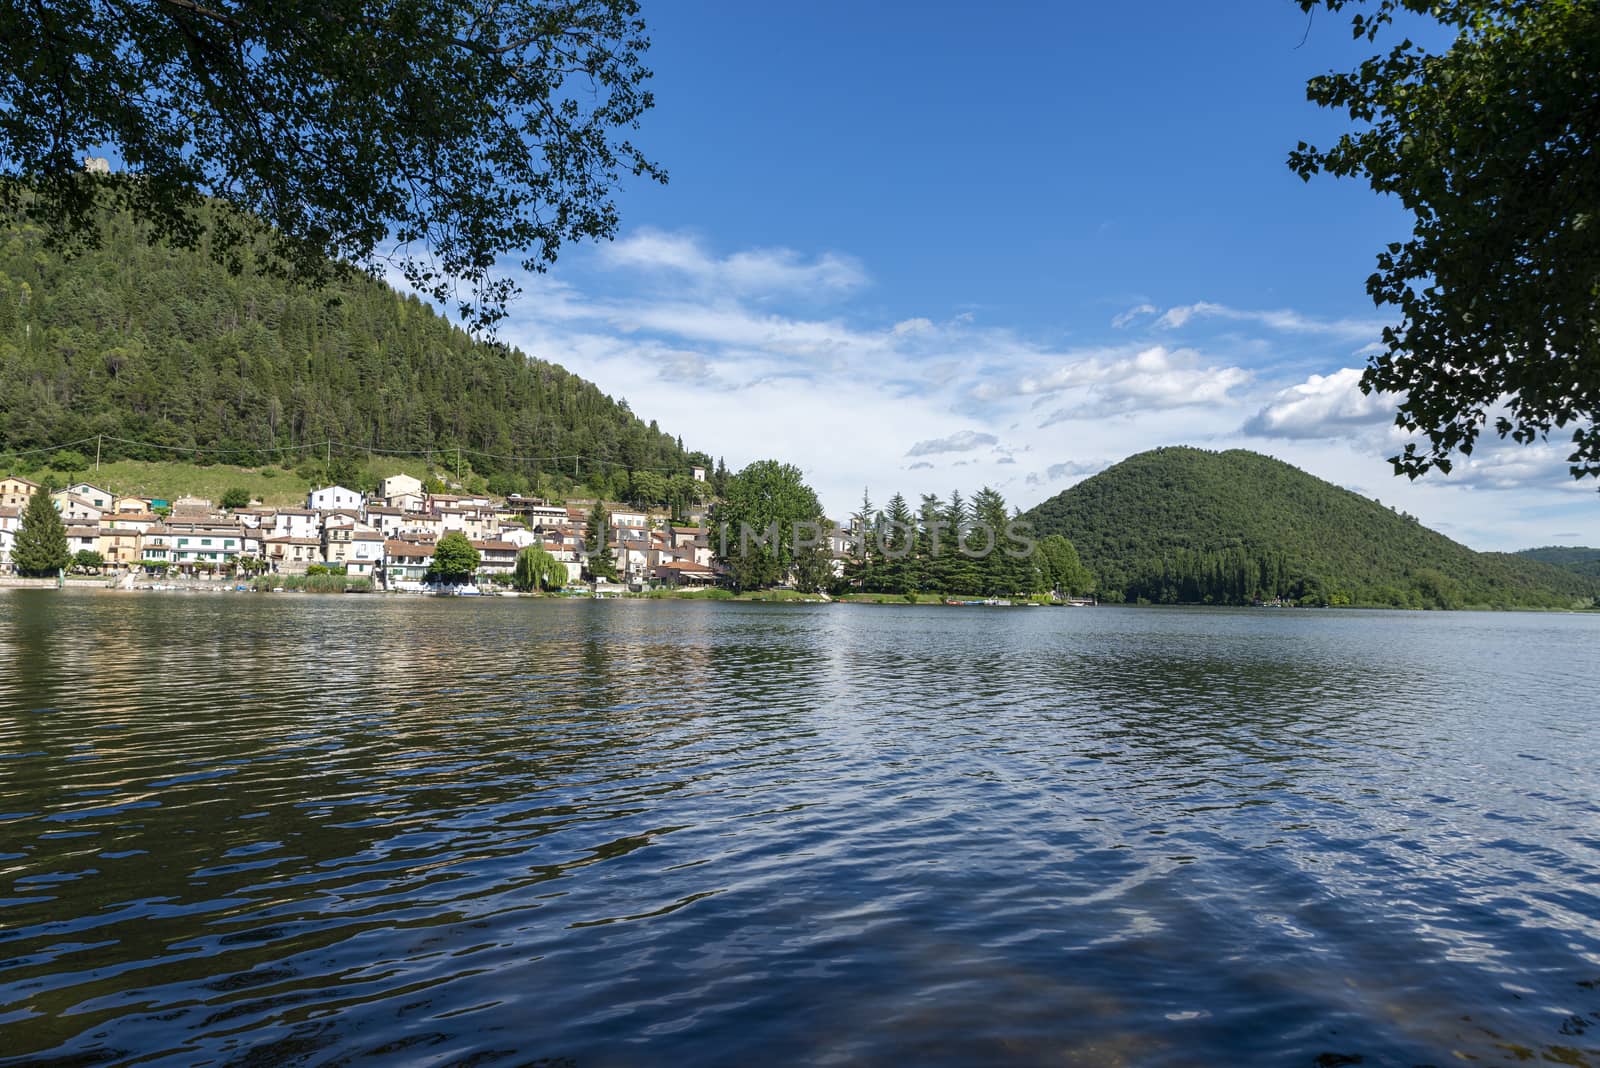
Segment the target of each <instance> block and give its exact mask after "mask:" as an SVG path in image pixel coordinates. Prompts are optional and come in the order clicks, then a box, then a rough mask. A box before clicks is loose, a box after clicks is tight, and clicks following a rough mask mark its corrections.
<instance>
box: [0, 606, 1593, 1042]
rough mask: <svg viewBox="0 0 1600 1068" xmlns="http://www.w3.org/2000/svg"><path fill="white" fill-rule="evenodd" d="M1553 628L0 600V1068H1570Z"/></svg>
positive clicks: (1587, 1038)
mask: <svg viewBox="0 0 1600 1068" xmlns="http://www.w3.org/2000/svg"><path fill="white" fill-rule="evenodd" d="M1597 639H1600V618H1596V617H1593V616H1588V617H1580V616H1543V615H1540V616H1535V615H1468V614H1457V615H1445V616H1441V615H1426V616H1424V615H1415V614H1403V613H1372V612H1324V613H1314V612H1304V613H1301V612H1292V613H1290V612H1278V613H1266V612H1250V611H1193V612H1188V611H1160V610H1146V611H1140V610H1132V609H1128V610H1115V609H1099V610H1095V611H1092V612H1085V611H1065V610H1061V611H1015V612H1004V611H992V612H991V611H965V610H959V611H958V610H950V609H943V608H878V607H874V606H816V607H812V606H784V605H714V604H693V603H644V602H606V603H599V604H597V603H593V602H576V603H573V602H526V601H518V602H483V603H455V602H451V601H422V600H407V601H392V600H382V599H378V598H356V597H344V598H315V597H303V598H293V599H286V598H270V597H252V596H242V595H241V596H237V597H215V598H194V597H179V596H171V597H164V596H159V595H136V594H111V593H91V592H87V591H85V592H76V591H73V592H66V593H58V592H53V591H31V590H24V591H3V592H0V663H3V664H4V665H6V672H5V675H4V677H3V678H0V1064H4V1065H22V1064H28V1065H34V1064H49V1063H55V1064H90V1063H95V1064H98V1063H118V1064H151V1065H185V1066H187V1065H219V1066H221V1065H228V1066H233V1065H239V1066H243V1065H278V1064H317V1065H346V1064H357V1063H360V1064H367V1063H377V1064H397V1065H398V1064H405V1065H427V1064H439V1065H444V1064H515V1065H521V1064H527V1063H529V1062H536V1061H538V1060H539V1059H540V1058H549V1059H550V1060H549V1061H548V1063H573V1064H578V1065H590V1064H597V1065H613V1064H616V1065H625V1064H666V1063H684V1062H692V1063H697V1064H699V1063H707V1064H744V1063H748V1062H750V1061H752V1060H756V1059H758V1058H759V1059H769V1060H778V1061H807V1062H816V1063H823V1064H826V1063H849V1064H878V1063H883V1064H900V1063H905V1062H907V1061H914V1062H926V1063H935V1064H941V1063H942V1064H969V1063H988V1062H1002V1063H1022V1064H1033V1063H1039V1064H1046V1063H1048V1064H1093V1065H1118V1064H1126V1065H1134V1064H1139V1065H1146V1064H1153V1065H1195V1064H1223V1063H1284V1064H1295V1063H1299V1064H1307V1065H1315V1064H1321V1065H1334V1064H1354V1063H1368V1064H1378V1063H1382V1064H1389V1063H1395V1064H1425V1063H1446V1062H1453V1061H1456V1060H1460V1059H1463V1058H1465V1059H1469V1060H1475V1061H1476V1062H1478V1063H1488V1064H1496V1063H1514V1062H1518V1061H1523V1060H1543V1061H1545V1062H1555V1063H1565V1064H1594V1065H1600V770H1597V763H1596V761H1595V760H1594V759H1593V758H1594V754H1595V753H1596V752H1597V751H1600V717H1597V716H1596V714H1595V708H1594V704H1593V701H1592V699H1591V695H1592V691H1593V682H1594V679H1595V678H1596V677H1597V674H1600V672H1597V670H1596V669H1597V668H1600V654H1597V649H1600V642H1597ZM1356 1058H1363V1060H1362V1061H1359V1062H1358V1061H1357V1060H1356Z"/></svg>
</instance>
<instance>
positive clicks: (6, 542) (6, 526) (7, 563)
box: [0, 505, 22, 570]
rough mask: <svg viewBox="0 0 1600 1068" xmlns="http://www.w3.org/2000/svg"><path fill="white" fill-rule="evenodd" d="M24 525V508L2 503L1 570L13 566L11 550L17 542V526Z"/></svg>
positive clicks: (0, 528)
mask: <svg viewBox="0 0 1600 1068" xmlns="http://www.w3.org/2000/svg"><path fill="white" fill-rule="evenodd" d="M21 525H22V509H21V508H18V507H17V506H16V505H0V570H9V569H10V567H11V550H12V549H13V548H15V547H16V544H17V528H18V527H20V526H21Z"/></svg>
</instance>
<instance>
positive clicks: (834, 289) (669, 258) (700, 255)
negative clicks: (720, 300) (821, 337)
mask: <svg viewBox="0 0 1600 1068" xmlns="http://www.w3.org/2000/svg"><path fill="white" fill-rule="evenodd" d="M599 254H600V258H601V261H602V262H603V263H605V264H606V265H608V266H611V267H620V268H630V269H634V270H641V271H653V272H665V273H669V274H675V275H679V276H681V277H684V278H687V279H689V280H691V281H693V282H696V283H698V284H700V285H702V286H705V287H708V288H714V289H715V290H717V291H719V292H732V293H741V294H746V295H754V294H768V293H816V292H818V291H822V292H824V293H841V292H845V291H848V290H852V289H856V288H859V287H861V286H864V285H866V284H867V273H866V271H865V270H864V269H863V268H862V266H861V264H860V263H859V262H858V261H857V260H856V259H854V258H853V257H850V256H844V255H841V254H839V253H836V252H825V253H823V254H822V255H820V256H817V257H815V258H813V259H810V260H807V259H806V258H805V257H803V256H801V255H800V253H798V252H795V251H794V250H793V249H787V248H768V249H750V250H747V251H743V252H736V253H734V254H733V255H731V256H726V257H720V258H719V257H717V256H715V255H713V254H712V253H710V252H708V251H707V250H706V248H705V246H704V245H703V244H702V243H701V241H700V240H699V239H698V238H695V237H692V236H690V235H687V234H682V233H671V232H668V231H663V230H654V229H643V230H639V231H636V232H635V233H632V234H630V235H628V236H627V237H623V238H619V239H618V240H616V241H613V242H611V243H610V244H608V245H603V246H601V248H600V253H599Z"/></svg>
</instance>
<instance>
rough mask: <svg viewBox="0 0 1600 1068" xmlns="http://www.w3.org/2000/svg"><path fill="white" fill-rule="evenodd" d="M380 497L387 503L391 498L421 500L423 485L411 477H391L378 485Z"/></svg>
mask: <svg viewBox="0 0 1600 1068" xmlns="http://www.w3.org/2000/svg"><path fill="white" fill-rule="evenodd" d="M378 496H380V497H382V498H383V499H384V501H385V502H389V498H391V497H416V498H418V499H419V500H420V499H421V498H422V483H421V482H420V481H419V480H417V479H414V478H412V477H411V476H410V475H390V476H389V477H388V478H386V479H384V480H383V481H382V482H380V483H378ZM390 503H392V502H390Z"/></svg>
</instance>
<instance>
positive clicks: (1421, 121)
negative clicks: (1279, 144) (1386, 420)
mask: <svg viewBox="0 0 1600 1068" xmlns="http://www.w3.org/2000/svg"><path fill="white" fill-rule="evenodd" d="M1298 2H1299V4H1300V6H1301V7H1302V8H1303V9H1305V10H1306V11H1307V12H1312V11H1313V10H1314V9H1316V8H1318V7H1323V8H1327V9H1329V10H1331V11H1340V10H1343V9H1345V8H1351V9H1357V11H1358V13H1356V14H1355V15H1354V17H1353V20H1352V27H1353V30H1354V33H1355V35H1356V36H1357V37H1365V38H1367V39H1368V40H1376V39H1377V37H1378V36H1379V35H1380V34H1381V32H1382V31H1383V30H1384V29H1385V27H1389V26H1391V25H1392V24H1393V21H1394V18H1395V16H1396V15H1397V14H1401V13H1412V14H1422V15H1427V16H1431V17H1433V18H1436V19H1438V20H1439V21H1440V22H1442V23H1443V24H1444V25H1446V26H1448V27H1450V28H1452V29H1453V30H1455V31H1456V38H1455V41H1454V43H1453V44H1452V45H1451V47H1450V48H1449V49H1448V50H1447V51H1445V52H1443V53H1442V54H1435V53H1430V52H1428V51H1427V50H1426V49H1424V48H1422V47H1421V46H1419V45H1417V44H1415V43H1413V42H1411V41H1409V40H1406V41H1401V42H1400V43H1398V44H1396V45H1395V46H1394V47H1393V48H1391V49H1390V50H1389V51H1387V52H1386V53H1383V54H1380V55H1377V56H1374V57H1373V58H1371V59H1369V60H1367V61H1366V62H1364V63H1362V64H1361V66H1360V67H1359V68H1357V69H1356V70H1354V71H1352V72H1349V73H1343V74H1339V73H1334V74H1327V75H1324V76H1322V77H1319V78H1314V79H1312V80H1311V82H1310V83H1309V85H1308V87H1307V96H1308V98H1309V99H1310V100H1312V101H1313V102H1315V103H1317V104H1320V105H1322V106H1324V107H1329V108H1339V109H1343V110H1345V111H1347V112H1348V113H1349V114H1350V116H1351V118H1352V119H1354V120H1356V121H1357V122H1358V123H1360V124H1361V128H1360V129H1358V130H1357V131H1355V132H1352V133H1348V134H1345V135H1344V136H1343V137H1341V138H1340V139H1339V140H1338V141H1337V142H1336V143H1335V144H1334V145H1333V146H1332V147H1331V148H1326V149H1319V148H1315V147H1312V146H1310V145H1307V144H1306V143H1304V142H1301V144H1300V147H1299V149H1298V150H1297V151H1295V152H1292V153H1291V154H1290V157H1289V164H1290V166H1291V167H1292V168H1293V169H1294V170H1295V171H1296V172H1297V173H1298V174H1299V175H1300V176H1301V177H1303V178H1305V179H1307V180H1309V179H1310V178H1311V176H1312V175H1314V174H1317V173H1319V172H1327V173H1329V174H1333V175H1337V176H1340V177H1351V176H1360V177H1364V178H1365V179H1366V180H1367V182H1368V183H1369V184H1370V185H1371V186H1372V188H1373V189H1374V190H1375V191H1377V192H1379V193H1388V194H1392V195H1394V196H1395V197H1397V198H1399V200H1400V202H1401V204H1403V205H1404V206H1405V207H1406V209H1407V210H1408V211H1410V212H1411V213H1412V214H1413V215H1414V216H1415V219H1416V222H1415V225H1414V228H1413V232H1412V235H1411V237H1410V239H1409V240H1406V241H1400V242H1395V243H1393V244H1391V245H1389V246H1388V247H1387V248H1386V249H1384V250H1383V251H1382V252H1380V253H1379V255H1378V269H1377V271H1376V273H1374V274H1373V275H1372V277H1371V278H1369V279H1368V281H1367V291H1368V292H1369V293H1370V294H1371V295H1372V297H1373V299H1374V301H1376V302H1377V304H1378V305H1379V306H1380V307H1381V306H1387V305H1393V306H1395V307H1397V308H1398V309H1399V311H1400V322H1399V324H1398V325H1397V326H1394V327H1392V328H1389V329H1386V330H1385V331H1384V334H1383V343H1384V351H1383V352H1381V353H1379V354H1377V355H1375V356H1373V357H1372V358H1371V360H1370V361H1369V364H1368V367H1367V370H1366V373H1365V375H1364V376H1363V377H1362V380H1361V388H1362V389H1363V390H1365V391H1366V392H1368V393H1371V392H1373V391H1381V392H1391V393H1396V394H1399V395H1400V396H1401V400H1400V408H1399V413H1398V415H1397V417H1396V420H1395V421H1396V424H1397V425H1399V426H1402V427H1404V428H1405V429H1407V430H1409V431H1413V432H1419V433H1421V434H1422V435H1423V437H1424V438H1425V439H1426V443H1425V444H1424V445H1423V446H1422V447H1421V448H1419V447H1418V445H1417V444H1407V445H1406V446H1405V449H1404V451H1403V452H1402V453H1400V454H1399V455H1397V456H1394V457H1392V458H1391V462H1392V463H1393V464H1394V467H1395V471H1396V472H1397V473H1400V474H1405V475H1408V476H1410V477H1412V478H1416V477H1417V476H1418V475H1421V474H1423V473H1424V472H1426V471H1427V470H1429V469H1430V468H1433V467H1437V468H1439V470H1441V471H1446V472H1448V471H1449V470H1450V467H1451V458H1452V456H1453V455H1454V454H1457V453H1460V454H1462V455H1466V454H1470V453H1471V452H1472V449H1473V444H1474V443H1475V442H1476V440H1477V438H1478V434H1479V431H1480V430H1481V429H1482V427H1483V426H1485V425H1487V424H1490V423H1492V425H1493V427H1494V429H1495V430H1496V431H1497V432H1498V433H1499V435H1500V436H1501V437H1510V438H1512V439H1513V440H1515V441H1517V442H1520V443H1522V444H1525V445H1526V444H1529V443H1532V442H1534V441H1537V440H1541V439H1543V438H1544V437H1545V436H1546V435H1547V434H1548V433H1550V432H1551V431H1552V430H1565V429H1567V428H1569V427H1570V428H1571V440H1572V446H1573V451H1572V453H1571V454H1570V456H1569V457H1568V460H1569V462H1570V464H1571V472H1572V474H1573V477H1575V478H1581V477H1583V476H1585V475H1600V431H1597V429H1596V426H1595V423H1596V413H1597V412H1600V153H1597V152H1596V151H1595V148H1594V146H1595V145H1596V144H1597V143H1600V5H1597V4H1595V3H1593V2H1592V0H1444V2H1441V0H1370V2H1363V0H1298ZM1502 401H1503V402H1504V408H1503V409H1502V407H1501V404H1502Z"/></svg>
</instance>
